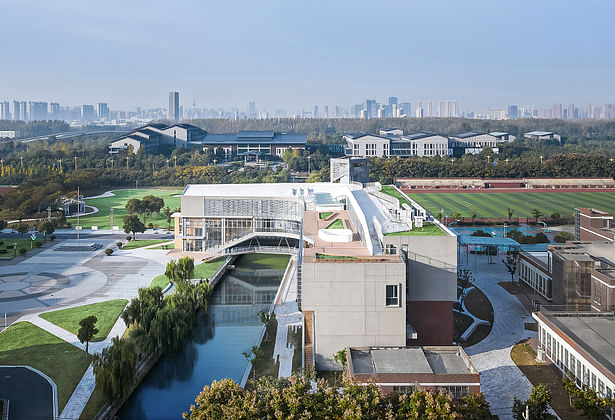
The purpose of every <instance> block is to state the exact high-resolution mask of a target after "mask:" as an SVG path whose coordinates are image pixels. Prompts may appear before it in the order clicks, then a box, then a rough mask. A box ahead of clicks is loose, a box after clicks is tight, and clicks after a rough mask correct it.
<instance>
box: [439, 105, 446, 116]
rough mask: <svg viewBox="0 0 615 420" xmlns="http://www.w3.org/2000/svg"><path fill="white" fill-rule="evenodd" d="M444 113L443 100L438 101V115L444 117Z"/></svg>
mask: <svg viewBox="0 0 615 420" xmlns="http://www.w3.org/2000/svg"><path fill="white" fill-rule="evenodd" d="M445 113H446V111H445V108H444V102H442V101H438V117H440V118H444V117H445V115H446V114H445Z"/></svg>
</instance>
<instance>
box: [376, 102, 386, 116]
mask: <svg viewBox="0 0 615 420" xmlns="http://www.w3.org/2000/svg"><path fill="white" fill-rule="evenodd" d="M377 113H378V118H384V117H385V116H386V115H385V113H384V106H383V105H380V107H378V111H377Z"/></svg>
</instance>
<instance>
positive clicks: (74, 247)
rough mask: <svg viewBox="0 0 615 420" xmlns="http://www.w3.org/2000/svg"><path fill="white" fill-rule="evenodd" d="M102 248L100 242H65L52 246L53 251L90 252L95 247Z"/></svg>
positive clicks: (94, 249) (95, 248)
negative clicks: (64, 243)
mask: <svg viewBox="0 0 615 420" xmlns="http://www.w3.org/2000/svg"><path fill="white" fill-rule="evenodd" d="M100 248H102V244H97V243H86V244H83V245H82V244H74V243H73V244H66V245H60V246H58V247H56V248H54V251H65V252H92V251H96V250H97V249H100Z"/></svg>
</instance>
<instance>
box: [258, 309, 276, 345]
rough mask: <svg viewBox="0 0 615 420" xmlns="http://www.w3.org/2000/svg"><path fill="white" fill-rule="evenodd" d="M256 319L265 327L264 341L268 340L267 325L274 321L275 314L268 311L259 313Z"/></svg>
mask: <svg viewBox="0 0 615 420" xmlns="http://www.w3.org/2000/svg"><path fill="white" fill-rule="evenodd" d="M258 318H259V319H260V320H261V322H262V323H263V325H264V326H265V341H267V340H269V324H270V323H271V321H273V320H274V319H275V313H274V312H269V311H259V312H258Z"/></svg>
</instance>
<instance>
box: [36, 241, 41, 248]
mask: <svg viewBox="0 0 615 420" xmlns="http://www.w3.org/2000/svg"><path fill="white" fill-rule="evenodd" d="M34 246H35V247H37V248H40V247H41V246H43V242H42V241H35V242H34Z"/></svg>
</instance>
